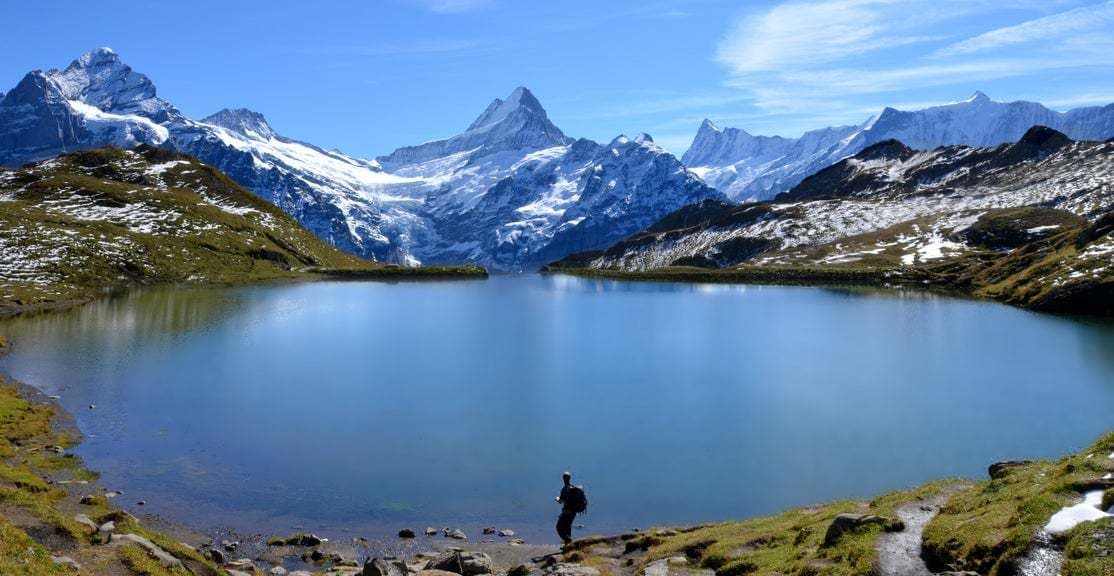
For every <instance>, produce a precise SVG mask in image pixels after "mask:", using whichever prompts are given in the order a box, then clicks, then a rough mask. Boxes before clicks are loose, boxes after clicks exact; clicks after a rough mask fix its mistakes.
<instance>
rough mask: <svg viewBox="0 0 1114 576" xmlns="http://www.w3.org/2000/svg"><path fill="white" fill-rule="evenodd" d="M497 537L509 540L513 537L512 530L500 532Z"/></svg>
mask: <svg viewBox="0 0 1114 576" xmlns="http://www.w3.org/2000/svg"><path fill="white" fill-rule="evenodd" d="M499 535H500V536H502V537H503V538H511V537H512V536H514V530H500V531H499Z"/></svg>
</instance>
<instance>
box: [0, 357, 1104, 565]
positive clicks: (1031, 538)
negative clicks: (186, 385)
mask: <svg viewBox="0 0 1114 576" xmlns="http://www.w3.org/2000/svg"><path fill="white" fill-rule="evenodd" d="M11 345H12V344H11V343H9V342H7V341H6V340H4V339H3V338H0V354H2V353H3V352H4V351H6V350H8V349H9V348H10V346H11ZM0 394H2V395H0V428H2V432H3V438H4V440H3V441H0V453H2V454H3V455H4V458H3V460H2V461H0V573H6V572H5V562H12V561H15V562H17V563H20V564H21V565H22V564H33V563H35V562H39V565H41V566H43V568H42V569H41V570H38V571H30V572H22V573H28V574H52V575H53V574H59V575H60V574H73V573H78V574H109V575H121V576H126V575H129V574H145V575H152V576H169V575H177V576H187V575H194V576H219V575H222V574H223V575H228V576H245V575H248V574H250V575H253V576H260V575H266V576H309V575H313V574H324V575H335V576H357V575H360V576H454V575H455V576H485V575H487V574H492V575H496V576H504V575H505V576H744V575H748V574H768V575H773V574H781V575H789V574H799V575H802V576H805V575H814V574H815V575H820V574H831V575H834V576H842V575H864V576H865V575H867V574H869V575H872V576H909V575H920V576H926V575H929V574H937V575H945V574H964V575H966V576H974V575H983V576H1007V575H1014V574H1022V575H1030V574H1032V575H1033V576H1035V575H1036V574H1044V572H1043V571H1042V572H1027V571H1026V570H1030V568H1025V567H1032V566H1043V567H1045V568H1047V567H1048V566H1056V567H1058V566H1064V567H1065V568H1064V569H1063V571H1062V573H1063V574H1069V575H1070V574H1084V575H1090V574H1100V575H1103V576H1105V574H1106V573H1108V572H1106V573H1104V572H1101V571H1100V570H1114V514H1111V513H1110V512H1107V511H1106V510H1108V509H1110V508H1111V506H1114V432H1111V433H1108V434H1107V435H1106V436H1104V437H1103V438H1101V439H1100V440H1099V441H1098V442H1097V443H1096V444H1095V445H1093V446H1092V447H1090V448H1088V449H1086V450H1084V451H1082V452H1080V453H1078V454H1075V455H1072V456H1067V457H1064V458H1062V459H1060V460H1057V461H1027V460H1026V461H1010V462H999V463H995V464H992V465H991V466H990V467H989V469H988V477H989V479H988V480H984V481H981V482H967V481H941V482H935V483H930V484H928V485H925V486H922V487H920V488H917V489H914V490H908V491H902V492H895V493H892V494H886V495H882V496H879V497H877V498H874V499H872V500H869V501H840V502H832V503H828V504H822V505H816V506H810V507H805V508H800V509H793V510H789V511H786V512H783V513H781V514H777V515H774V516H768V517H761V518H753V519H749V520H743V521H739V522H725V523H719V524H713V525H701V526H690V527H678V528H657V529H651V530H648V531H644V532H643V531H632V532H629V533H625V534H620V535H615V536H608V537H586V538H580V539H578V540H576V541H574V542H573V544H572V545H570V546H568V547H566V548H564V549H558V548H557V547H556V546H552V545H539V544H529V543H526V542H525V541H523V540H521V539H519V538H518V537H517V535H516V534H515V532H514V531H513V530H510V529H507V528H501V529H500V528H498V527H490V528H487V529H484V530H482V532H480V533H477V534H466V533H465V532H464V531H463V530H460V529H458V528H452V527H445V528H434V527H427V528H424V529H420V528H415V527H403V528H402V529H400V530H399V533H398V538H397V540H395V541H394V544H391V545H389V546H382V545H381V544H382V543H381V542H369V541H368V540H366V539H363V538H351V539H332V538H329V537H328V535H316V534H312V533H296V534H287V535H276V534H272V535H269V536H266V535H262V534H257V535H254V536H241V535H237V534H235V533H224V534H219V535H214V534H209V535H205V534H199V533H197V532H195V531H192V530H190V529H189V528H188V527H184V526H181V525H179V524H176V523H174V522H173V521H168V520H167V519H164V518H160V517H158V516H154V515H147V514H138V516H137V515H133V514H131V513H129V512H127V511H125V510H122V509H121V508H119V507H118V506H117V505H115V503H116V502H118V501H119V500H121V499H122V498H123V497H125V495H124V494H123V493H122V492H119V491H115V490H109V489H108V488H107V487H105V486H102V485H100V484H99V483H98V481H97V477H96V475H95V474H94V473H92V472H89V471H88V470H86V469H84V467H83V465H82V464H81V462H80V460H79V459H78V458H76V457H75V456H74V455H73V453H72V452H71V449H72V447H73V446H74V445H76V444H77V443H78V442H79V441H80V432H79V431H78V430H77V429H76V427H75V423H74V420H73V418H72V417H71V416H70V415H69V414H67V413H66V412H65V411H64V410H63V409H62V408H61V407H60V406H59V405H58V404H57V402H56V400H57V398H53V397H49V396H46V395H44V394H43V393H41V392H40V391H38V390H37V389H34V388H32V387H30V386H26V385H23V384H19V383H16V382H11V381H9V380H7V379H4V378H3V377H2V376H0ZM1095 491H1098V493H1099V495H1100V497H1099V498H1098V500H1097V503H1090V504H1089V502H1091V501H1092V500H1094V498H1093V497H1092V496H1093V494H1094V493H1095ZM1103 491H1105V492H1103ZM1084 494H1086V495H1087V497H1086V498H1083V502H1079V500H1080V499H1081V497H1082V496H1083V495H1084ZM143 504H144V503H143V502H136V505H137V506H142V505H143ZM1088 506H1089V507H1091V508H1094V510H1091V509H1090V508H1088ZM1079 510H1083V511H1084V512H1086V513H1087V514H1086V515H1084V516H1082V517H1083V518H1084V519H1086V520H1090V521H1077V519H1076V518H1077V516H1079V512H1078V511H1079ZM1061 517H1066V518H1068V519H1069V522H1068V523H1067V524H1065V525H1064V526H1060V525H1059V524H1057V526H1055V527H1054V528H1053V527H1050V526H1052V522H1051V519H1052V518H1061ZM1046 523H1047V524H1048V525H1047V526H1046ZM261 528H262V529H263V530H265V529H266V527H261ZM1053 532H1054V533H1053ZM477 540H478V541H477ZM12 541H15V542H26V545H23V544H19V545H18V546H16V547H15V548H13V547H12V546H11V545H10V543H11V542H12ZM20 546H22V547H23V548H20ZM13 550H16V552H13ZM19 550H25V552H21V551H19ZM384 550H387V552H384ZM1033 559H1047V560H1048V561H1045V562H1043V563H1040V562H1035V561H1034V560H1033Z"/></svg>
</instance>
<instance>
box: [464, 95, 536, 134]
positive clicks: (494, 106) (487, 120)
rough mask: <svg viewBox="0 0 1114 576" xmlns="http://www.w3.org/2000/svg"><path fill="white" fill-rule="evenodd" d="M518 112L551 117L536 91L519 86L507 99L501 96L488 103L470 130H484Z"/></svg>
mask: <svg viewBox="0 0 1114 576" xmlns="http://www.w3.org/2000/svg"><path fill="white" fill-rule="evenodd" d="M516 112H525V113H527V114H530V115H534V116H538V117H540V118H542V119H548V118H549V117H548V115H546V113H545V108H542V103H541V102H539V101H538V99H537V97H535V96H534V93H533V92H531V91H530V89H529V88H527V87H525V86H519V87H518V88H515V89H514V90H513V91H511V93H510V95H509V96H507V99H506V100H501V99H499V98H496V99H495V100H492V101H491V104H488V106H487V108H486V109H484V111H483V114H480V116H479V117H478V118H476V120H475V122H472V124H471V125H470V126H469V127H468V131H469V132H471V131H473V130H483V129H485V128H488V127H490V126H492V125H495V124H498V123H499V122H502V121H503V120H506V119H507V118H508V117H509V116H511V115H512V114H514V113H516Z"/></svg>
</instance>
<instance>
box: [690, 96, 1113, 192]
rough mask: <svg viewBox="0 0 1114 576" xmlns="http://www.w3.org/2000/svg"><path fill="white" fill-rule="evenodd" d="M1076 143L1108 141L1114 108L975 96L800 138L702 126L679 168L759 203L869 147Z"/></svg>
mask: <svg viewBox="0 0 1114 576" xmlns="http://www.w3.org/2000/svg"><path fill="white" fill-rule="evenodd" d="M1038 125H1039V126H1048V127H1051V128H1054V129H1056V130H1059V131H1061V132H1063V133H1065V134H1067V135H1068V136H1069V137H1071V138H1073V139H1075V140H1105V139H1107V138H1110V137H1111V136H1114V104H1112V105H1108V106H1105V107H1089V108H1077V109H1075V110H1070V111H1068V112H1056V111H1053V110H1050V109H1048V108H1046V107H1044V106H1042V105H1041V104H1038V103H1034V102H1023V101H1019V102H998V101H995V100H991V99H990V98H989V97H988V96H987V95H986V94H983V93H982V92H976V93H975V95H973V96H972V97H971V98H969V99H967V100H964V101H962V102H956V103H953V104H947V105H943V106H936V107H932V108H926V109H923V110H916V111H901V110H896V109H894V108H886V109H884V110H883V111H882V112H881V113H880V114H878V115H877V116H874V117H872V118H871V119H869V120H867V121H866V122H864V123H863V124H861V125H858V126H839V127H833V128H824V129H821V130H815V131H811V132H806V133H805V134H804V135H802V136H801V137H800V138H782V137H779V136H752V135H750V134H748V133H747V132H745V131H743V130H741V129H737V128H724V129H721V128H718V127H716V126H715V125H714V124H712V123H711V122H710V121H707V120H705V121H704V123H703V124H702V125H701V126H700V129H699V130H698V131H697V134H696V137H695V138H694V140H693V143H692V146H691V147H690V148H689V150H688V151H687V152H686V153H685V154H684V156H683V161H684V163H685V165H686V166H688V167H689V168H690V169H691V170H693V171H694V172H696V173H698V174H700V175H701V176H702V177H703V178H704V180H705V181H706V182H707V183H708V184H709V185H711V186H712V187H714V188H717V189H719V190H721V191H722V192H724V193H725V194H727V196H728V197H730V198H732V199H736V200H764V199H769V198H772V197H774V196H776V195H777V194H779V193H781V192H785V191H787V190H789V189H790V188H792V187H793V186H795V185H796V184H798V183H799V182H800V181H801V180H803V179H804V178H805V177H807V176H809V175H811V174H814V173H816V172H817V171H819V170H821V169H823V168H825V167H827V166H830V165H832V164H834V163H836V162H838V161H839V160H841V159H843V158H846V157H848V156H851V155H853V154H855V153H857V152H859V151H860V150H863V149H865V148H867V147H869V146H871V145H873V144H876V143H878V142H882V141H884V140H889V139H895V140H899V141H901V142H902V143H904V144H906V145H907V146H910V147H912V148H914V149H917V150H931V149H933V148H936V147H938V146H950V145H965V146H994V145H997V144H1002V143H1005V142H1015V141H1017V140H1018V139H1019V138H1021V136H1022V135H1023V134H1025V132H1026V131H1027V130H1028V129H1029V128H1031V127H1033V126H1038Z"/></svg>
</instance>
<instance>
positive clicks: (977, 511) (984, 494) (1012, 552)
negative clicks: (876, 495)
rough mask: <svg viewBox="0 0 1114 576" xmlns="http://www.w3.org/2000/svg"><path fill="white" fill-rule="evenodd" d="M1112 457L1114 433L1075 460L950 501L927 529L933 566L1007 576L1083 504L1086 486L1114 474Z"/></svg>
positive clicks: (1014, 475) (1034, 467)
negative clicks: (1057, 519)
mask: <svg viewBox="0 0 1114 576" xmlns="http://www.w3.org/2000/svg"><path fill="white" fill-rule="evenodd" d="M1111 452H1114V433H1110V434H1107V435H1106V436H1104V437H1103V438H1102V439H1100V440H1099V441H1098V442H1097V443H1095V445H1094V446H1092V447H1091V448H1089V449H1087V450H1084V451H1083V452H1081V453H1079V454H1077V455H1074V456H1069V457H1065V458H1062V459H1060V460H1057V461H1055V462H1051V461H1038V462H1033V463H1031V464H1028V465H1024V466H1018V467H1015V468H1011V469H1010V471H1009V472H1008V473H1007V474H1005V475H1004V476H1002V477H1001V478H998V479H996V480H986V481H983V482H980V483H978V484H977V485H975V487H974V488H972V489H971V490H968V491H966V492H963V493H961V494H958V495H956V496H954V497H952V498H951V499H950V500H949V501H948V504H947V505H946V506H945V507H944V508H943V509H942V510H941V511H940V513H939V514H938V515H937V516H936V517H935V518H933V520H932V521H931V522H930V523H929V525H928V526H927V527H926V529H925V533H924V547H925V552H926V554H927V555H928V558H929V559H930V562H931V563H932V564H934V565H935V566H936V567H938V568H943V567H955V568H957V569H963V570H974V571H977V572H979V573H980V574H986V575H988V576H995V575H997V574H1004V573H1008V572H1009V569H1010V568H1011V567H1012V563H1013V562H1014V561H1015V560H1016V559H1018V558H1019V557H1021V556H1022V555H1023V554H1024V553H1025V551H1026V550H1027V549H1028V547H1029V545H1030V543H1031V542H1032V539H1033V536H1034V535H1035V534H1036V533H1037V532H1038V531H1039V530H1040V529H1041V528H1042V527H1043V526H1044V525H1045V524H1046V523H1047V522H1048V519H1049V518H1050V517H1051V516H1052V515H1053V514H1055V513H1056V512H1057V511H1058V510H1060V509H1061V508H1063V507H1064V506H1067V505H1069V504H1071V503H1072V502H1074V501H1077V500H1078V499H1079V497H1080V494H1079V489H1080V487H1081V486H1082V483H1084V482H1086V481H1088V480H1093V479H1095V478H1099V477H1101V476H1102V475H1103V474H1105V473H1106V472H1107V471H1109V470H1110V469H1114V464H1111V463H1109V462H1110V461H1109V460H1108V459H1107V458H1106V457H1105V456H1106V455H1107V454H1110V453H1111ZM1088 454H1093V456H1092V457H1091V458H1087V455H1088ZM1081 562H1082V560H1081Z"/></svg>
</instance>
